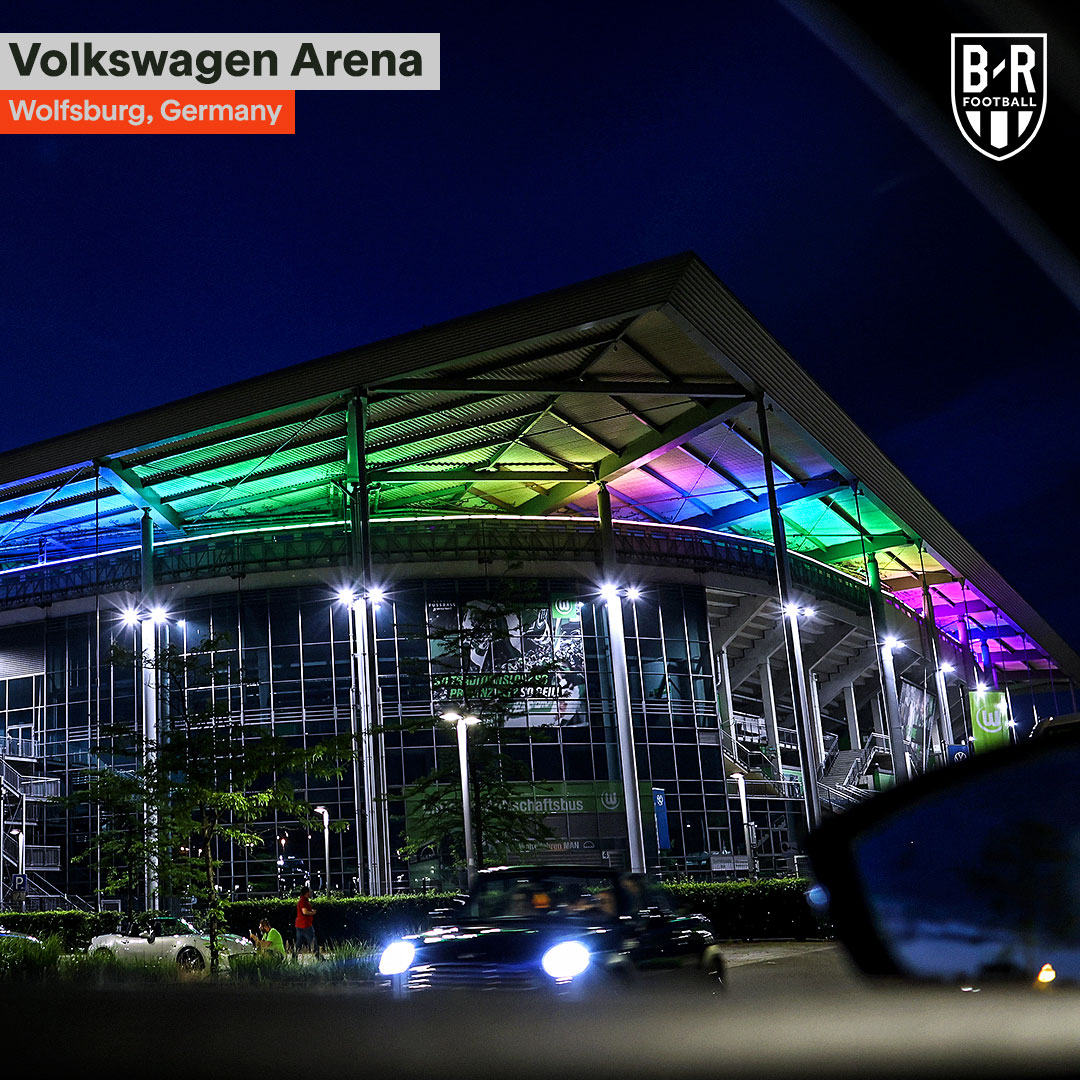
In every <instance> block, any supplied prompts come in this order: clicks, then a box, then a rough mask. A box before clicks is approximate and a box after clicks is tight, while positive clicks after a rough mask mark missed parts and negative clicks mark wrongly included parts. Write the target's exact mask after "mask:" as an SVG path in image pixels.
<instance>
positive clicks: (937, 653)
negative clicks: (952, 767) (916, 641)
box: [922, 574, 952, 764]
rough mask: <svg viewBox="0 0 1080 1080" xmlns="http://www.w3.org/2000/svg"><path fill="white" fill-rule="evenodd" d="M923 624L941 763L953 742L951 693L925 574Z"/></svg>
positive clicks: (932, 601)
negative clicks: (935, 701) (943, 664)
mask: <svg viewBox="0 0 1080 1080" xmlns="http://www.w3.org/2000/svg"><path fill="white" fill-rule="evenodd" d="M922 593H923V625H924V626H925V627H926V632H927V636H928V637H929V638H930V656H931V659H932V660H933V664H934V695H935V696H936V697H937V703H938V716H937V719H938V722H937V734H938V741H939V743H940V747H939V750H938V753H939V754H940V762H941V764H944V763H945V757H946V754H947V753H948V749H947V748H948V745H949V743H951V742H952V717H951V716H950V715H949V693H948V690H947V688H946V686H945V672H944V671H942V670H941V650H940V648H939V647H938V645H939V642H938V628H937V619H936V618H935V616H934V600H933V598H932V597H931V595H930V586H929V585H928V584H927V582H926V575H925V574H924V575H923V583H922Z"/></svg>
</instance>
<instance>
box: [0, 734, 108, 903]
mask: <svg viewBox="0 0 1080 1080" xmlns="http://www.w3.org/2000/svg"><path fill="white" fill-rule="evenodd" d="M20 760H22V755H21V754H20ZM59 794H60V781H59V780H53V779H51V778H49V777H43V776H23V774H22V773H20V772H19V771H18V770H17V769H15V768H14V767H13V766H12V765H11V763H10V762H9V761H8V760H7V758H6V757H0V901H2V902H3V903H4V904H5V905H6V904H9V903H11V902H12V900H13V899H16V900H17V901H18V902H19V903H20V904H21V905H22V907H23V908H24V909H25V910H28V911H43V910H49V909H55V908H73V907H87V905H86V904H85V903H84V902H83V901H80V900H78V899H71V898H69V897H67V896H65V895H64V894H63V893H61V892H60V891H59V890H57V889H56V888H55V887H54V886H53V885H52V884H51V883H50V882H49V880H48V878H46V877H45V876H44V875H45V874H46V873H48V871H50V870H59V869H60V848H59V846H58V845H54V844H30V843H28V842H27V841H28V839H29V837H30V836H31V835H32V833H33V830H34V829H36V828H40V827H41V823H42V819H43V814H42V809H43V804H44V803H45V801H46V800H48V799H52V798H55V797H56V796H58V795H59ZM20 871H21V872H22V874H23V876H24V878H25V883H26V887H25V889H24V890H23V892H22V894H19V893H16V896H15V898H13V897H12V878H13V876H14V875H16V874H18V873H19V872H20Z"/></svg>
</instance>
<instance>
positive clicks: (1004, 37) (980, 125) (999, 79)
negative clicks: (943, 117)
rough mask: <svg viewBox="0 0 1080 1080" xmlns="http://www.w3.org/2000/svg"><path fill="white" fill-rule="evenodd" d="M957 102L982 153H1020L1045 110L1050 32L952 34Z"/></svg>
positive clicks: (998, 157)
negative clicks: (1047, 45) (1048, 38)
mask: <svg viewBox="0 0 1080 1080" xmlns="http://www.w3.org/2000/svg"><path fill="white" fill-rule="evenodd" d="M952 106H953V116H955V117H956V123H957V124H958V125H959V127H960V131H961V132H962V133H963V135H964V138H965V139H967V141H968V142H969V143H971V145H972V146H974V147H975V149H976V150H978V151H979V153H980V154H985V155H986V156H987V157H989V158H993V159H994V160H995V161H1004V160H1005V159H1006V158H1010V157H1012V156H1013V155H1014V154H1019V153H1020V151H1021V150H1023V149H1024V147H1026V146H1028V145H1029V144H1030V142H1031V140H1032V139H1034V138H1035V136H1036V135H1037V134H1038V132H1039V128H1040V127H1041V126H1042V122H1043V116H1045V114H1046V35H1045V34H953V36H952Z"/></svg>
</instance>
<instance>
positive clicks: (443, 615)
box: [427, 600, 588, 727]
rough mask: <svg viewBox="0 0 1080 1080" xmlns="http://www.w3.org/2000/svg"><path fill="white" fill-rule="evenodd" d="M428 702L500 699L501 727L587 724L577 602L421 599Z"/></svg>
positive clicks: (435, 704) (476, 705) (477, 704)
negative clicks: (521, 604)
mask: <svg viewBox="0 0 1080 1080" xmlns="http://www.w3.org/2000/svg"><path fill="white" fill-rule="evenodd" d="M427 619H428V633H429V638H428V655H429V659H430V662H431V693H432V707H433V709H435V710H438V708H439V707H440V705H441V704H442V703H444V702H448V701H449V702H455V703H465V704H467V705H470V706H471V707H473V708H479V707H481V705H482V703H483V702H484V701H485V700H489V701H492V702H494V701H499V702H502V703H503V705H504V707H505V714H506V721H505V723H506V726H507V727H524V726H525V725H526V724H527V723H528V722H529V720H530V719H531V720H532V721H533V722H534V723H536V722H539V723H548V724H559V725H563V726H565V725H570V724H584V723H587V722H588V721H587V717H586V713H585V651H584V645H583V642H582V637H581V614H580V605H579V604H578V603H577V602H576V601H573V600H556V601H555V602H554V603H552V604H551V605H544V606H539V605H538V606H536V607H530V608H525V609H522V610H517V609H513V608H508V607H507V606H505V605H501V604H499V603H497V602H495V601H490V600H470V601H468V602H467V603H464V604H459V603H455V602H453V601H443V600H439V601H432V602H430V603H429V604H428V610H427Z"/></svg>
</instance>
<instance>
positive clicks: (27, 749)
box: [0, 735, 41, 759]
mask: <svg viewBox="0 0 1080 1080" xmlns="http://www.w3.org/2000/svg"><path fill="white" fill-rule="evenodd" d="M9 757H13V758H28V759H34V758H39V757H41V747H40V745H39V744H38V742H37V741H36V740H35V739H16V738H13V737H12V736H11V735H0V758H9Z"/></svg>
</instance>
